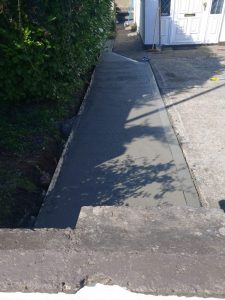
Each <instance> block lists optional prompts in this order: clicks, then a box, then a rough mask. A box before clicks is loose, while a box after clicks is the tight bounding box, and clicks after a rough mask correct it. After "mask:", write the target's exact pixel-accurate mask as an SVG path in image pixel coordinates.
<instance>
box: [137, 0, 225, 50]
mask: <svg viewBox="0 0 225 300" xmlns="http://www.w3.org/2000/svg"><path fill="white" fill-rule="evenodd" d="M224 2H225V1H224V0H134V21H135V22H136V24H137V28H138V31H139V33H140V35H141V37H142V40H143V43H144V44H145V45H152V44H156V45H187V44H216V43H219V42H224V41H225V17H224V14H225V4H224Z"/></svg>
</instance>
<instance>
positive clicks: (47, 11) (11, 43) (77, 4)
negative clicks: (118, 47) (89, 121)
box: [0, 0, 111, 104]
mask: <svg viewBox="0 0 225 300" xmlns="http://www.w3.org/2000/svg"><path fill="white" fill-rule="evenodd" d="M110 8H111V0H54V1H53V0H52V1H51V0H0V57H1V60H0V66H1V73H0V84H1V87H0V99H1V100H0V101H1V102H2V101H4V102H7V103H10V104H19V103H24V102H26V103H34V102H36V103H37V102H38V103H40V102H42V101H46V99H50V100H54V101H65V100H66V99H68V97H69V96H71V94H72V93H73V91H74V90H75V89H76V88H77V87H78V86H79V84H80V83H81V82H82V80H83V78H84V75H85V74H86V72H87V70H88V69H89V68H90V67H91V66H92V65H94V63H95V62H96V59H97V57H98V55H99V51H100V48H101V47H102V43H103V41H104V39H105V37H106V35H107V32H108V30H109V28H110V25H111V13H110V12H111V10H110Z"/></svg>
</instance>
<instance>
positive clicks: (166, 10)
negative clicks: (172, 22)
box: [161, 0, 171, 16]
mask: <svg viewBox="0 0 225 300" xmlns="http://www.w3.org/2000/svg"><path fill="white" fill-rule="evenodd" d="M170 2H171V0H161V16H170Z"/></svg>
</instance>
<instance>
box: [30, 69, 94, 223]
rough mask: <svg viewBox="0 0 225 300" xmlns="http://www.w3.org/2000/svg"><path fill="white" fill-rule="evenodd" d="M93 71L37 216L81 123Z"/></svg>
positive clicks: (52, 186) (51, 188) (92, 79)
mask: <svg viewBox="0 0 225 300" xmlns="http://www.w3.org/2000/svg"><path fill="white" fill-rule="evenodd" d="M95 70H96V67H95V69H94V71H93V72H92V75H91V80H90V84H89V86H88V88H87V90H86V93H85V95H84V98H83V101H82V103H81V106H80V108H79V111H78V113H77V115H76V120H75V122H74V124H73V127H72V130H71V132H70V135H69V137H68V139H67V142H66V144H65V146H64V149H63V152H62V154H61V157H60V159H59V161H58V164H57V166H56V169H55V172H54V174H53V177H52V179H51V182H50V185H49V187H48V190H47V193H46V195H45V198H44V200H43V203H42V206H41V208H40V210H39V213H38V216H39V214H40V213H41V211H42V209H44V206H45V202H46V199H47V197H48V196H49V193H50V192H51V191H52V190H53V189H54V187H55V185H56V182H57V180H58V177H59V174H60V171H61V168H62V165H63V162H64V159H65V156H66V154H67V151H68V149H69V146H70V144H71V141H72V140H73V139H74V136H75V134H76V131H77V129H78V127H79V124H80V121H81V118H82V114H83V113H84V110H85V106H86V102H87V98H88V96H89V93H90V91H91V87H92V85H93V82H94V78H95ZM38 216H37V218H36V220H35V224H34V227H38Z"/></svg>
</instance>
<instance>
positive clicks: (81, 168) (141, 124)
mask: <svg viewBox="0 0 225 300" xmlns="http://www.w3.org/2000/svg"><path fill="white" fill-rule="evenodd" d="M77 122H78V123H76V125H75V127H74V129H73V131H72V134H71V136H70V139H69V143H68V144H67V146H66V149H65V151H64V154H63V157H62V159H61V161H60V164H59V167H58V169H57V171H56V174H58V177H57V176H55V177H54V182H55V184H53V185H51V187H50V190H49V192H48V195H47V197H46V201H45V202H44V205H43V207H42V209H41V211H40V214H39V216H38V218H37V222H36V227H48V228H49V227H50V228H51V227H53V228H66V227H72V228H74V227H75V225H76V221H77V219H78V216H79V212H80V209H81V207H82V206H88V205H90V206H99V205H129V206H138V207H143V208H145V207H149V206H157V205H162V204H165V205H179V206H186V205H190V206H195V207H199V206H200V203H199V200H198V195H197V192H196V190H195V187H194V184H193V182H192V179H191V176H190V173H189V171H188V168H187V165H186V162H185V160H184V158H183V155H182V152H181V150H180V147H179V145H178V142H177V139H176V136H175V134H174V132H173V129H172V127H171V125H170V122H169V119H168V116H167V113H166V111H165V107H164V103H163V101H162V98H161V95H160V93H159V90H158V87H157V84H156V82H155V78H154V75H153V72H152V70H151V68H150V66H149V64H148V63H143V62H137V61H135V60H132V59H129V58H126V57H123V56H121V55H118V54H115V53H112V52H108V51H106V52H104V53H103V54H102V57H101V61H100V63H99V64H98V66H97V68H96V72H95V76H94V81H93V85H92V87H91V89H90V93H89V95H88V97H87V99H86V104H85V107H84V108H83V109H82V114H80V115H79V120H78V121H77Z"/></svg>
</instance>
